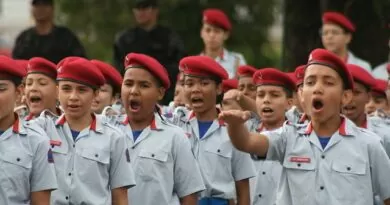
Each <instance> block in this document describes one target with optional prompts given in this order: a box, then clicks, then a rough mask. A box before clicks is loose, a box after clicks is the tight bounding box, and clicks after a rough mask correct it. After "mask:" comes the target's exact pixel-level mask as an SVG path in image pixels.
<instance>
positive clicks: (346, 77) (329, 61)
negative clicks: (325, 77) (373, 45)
mask: <svg viewBox="0 0 390 205" xmlns="http://www.w3.org/2000/svg"><path fill="white" fill-rule="evenodd" d="M313 64H318V65H323V66H327V67H329V68H332V69H333V70H335V71H336V72H337V73H338V74H339V75H340V77H341V79H342V80H343V82H344V84H345V88H346V89H353V78H352V75H351V73H350V72H349V70H348V69H347V66H346V65H345V63H344V61H343V60H341V58H339V57H338V56H336V55H335V54H333V53H331V52H330V51H328V50H325V49H322V48H317V49H314V50H313V51H312V52H311V53H310V56H309V61H308V63H307V65H306V68H307V67H309V66H310V65H313Z"/></svg>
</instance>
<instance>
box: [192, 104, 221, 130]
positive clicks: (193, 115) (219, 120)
mask: <svg viewBox="0 0 390 205" xmlns="http://www.w3.org/2000/svg"><path fill="white" fill-rule="evenodd" d="M216 109H217V113H218V114H219V113H220V112H221V110H220V109H219V108H216ZM195 118H196V115H195V112H194V111H190V114H189V115H188V121H190V120H192V119H195ZM218 124H219V126H225V122H224V121H223V120H221V119H218Z"/></svg>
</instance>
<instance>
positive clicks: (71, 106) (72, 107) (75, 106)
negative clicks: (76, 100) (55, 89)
mask: <svg viewBox="0 0 390 205" xmlns="http://www.w3.org/2000/svg"><path fill="white" fill-rule="evenodd" d="M79 107H80V106H78V105H68V108H70V109H77V108H79Z"/></svg>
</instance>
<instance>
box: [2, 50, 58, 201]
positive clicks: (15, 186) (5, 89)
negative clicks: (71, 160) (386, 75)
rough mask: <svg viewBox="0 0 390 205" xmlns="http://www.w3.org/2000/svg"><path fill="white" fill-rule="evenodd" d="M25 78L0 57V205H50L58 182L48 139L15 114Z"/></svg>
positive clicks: (44, 134)
mask: <svg viewBox="0 0 390 205" xmlns="http://www.w3.org/2000/svg"><path fill="white" fill-rule="evenodd" d="M25 74H26V73H25V70H21V69H19V66H18V65H17V63H16V62H15V61H14V60H12V59H11V58H9V57H5V56H0V104H1V106H0V113H1V115H0V204H2V205H15V204H17V205H27V204H31V205H49V203H50V194H51V191H52V190H54V189H56V188H57V180H56V175H55V171H54V166H53V162H54V161H53V156H52V151H51V149H50V146H49V140H48V137H47V135H46V133H45V132H44V131H43V130H42V129H41V128H39V127H37V126H36V125H34V124H28V123H25V122H23V120H22V119H20V118H19V117H18V115H16V114H15V113H14V104H15V101H16V99H17V96H18V95H21V94H22V93H21V89H20V85H21V82H22V78H23V77H24V75H25Z"/></svg>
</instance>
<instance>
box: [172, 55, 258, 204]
mask: <svg viewBox="0 0 390 205" xmlns="http://www.w3.org/2000/svg"><path fill="white" fill-rule="evenodd" d="M180 69H181V70H182V72H183V73H184V76H185V79H184V91H185V96H186V98H187V101H188V103H189V104H190V107H191V108H192V111H191V112H190V113H188V115H186V116H185V119H181V120H179V121H177V122H179V123H180V124H181V127H182V128H183V129H184V130H185V131H186V132H187V136H188V138H189V139H190V141H191V143H192V149H193V152H194V154H195V158H196V159H197V161H198V163H199V166H200V168H201V171H202V174H203V180H204V182H205V184H206V190H205V191H203V192H202V193H201V199H200V201H199V204H200V205H206V204H212V205H217V204H218V205H227V204H229V203H234V201H235V200H237V203H238V204H241V205H244V204H245V205H248V204H249V203H250V197H249V178H251V177H253V176H254V175H255V172H254V166H253V163H252V161H251V158H250V156H249V155H248V154H246V153H243V152H240V151H238V150H236V149H235V148H234V147H233V145H232V144H231V142H230V140H229V137H228V134H227V130H226V127H225V123H224V122H223V121H221V120H218V118H217V117H218V112H219V110H218V109H217V108H216V100H217V96H218V95H220V94H221V93H222V80H225V79H227V78H228V74H227V72H226V71H225V70H224V69H223V67H221V66H220V65H219V64H218V63H217V62H215V61H214V60H213V59H211V58H209V57H207V56H190V57H186V58H183V59H182V60H181V61H180Z"/></svg>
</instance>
